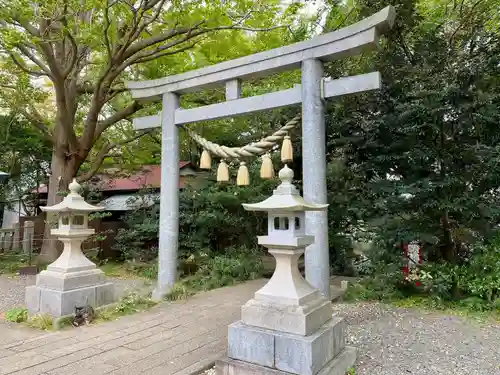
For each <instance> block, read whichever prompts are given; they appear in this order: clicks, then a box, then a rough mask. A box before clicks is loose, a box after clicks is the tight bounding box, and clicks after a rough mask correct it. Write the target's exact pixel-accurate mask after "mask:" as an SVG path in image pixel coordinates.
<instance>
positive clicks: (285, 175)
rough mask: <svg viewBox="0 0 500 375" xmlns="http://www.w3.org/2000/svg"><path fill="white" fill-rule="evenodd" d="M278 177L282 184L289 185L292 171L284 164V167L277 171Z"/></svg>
mask: <svg viewBox="0 0 500 375" xmlns="http://www.w3.org/2000/svg"><path fill="white" fill-rule="evenodd" d="M278 177H279V179H280V180H281V182H283V183H284V184H289V185H291V184H292V180H293V170H291V169H290V168H288V165H286V164H285V166H284V167H283V168H281V170H280V171H279V174H278Z"/></svg>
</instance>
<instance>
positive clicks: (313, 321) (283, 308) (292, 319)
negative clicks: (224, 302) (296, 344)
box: [241, 298, 332, 336]
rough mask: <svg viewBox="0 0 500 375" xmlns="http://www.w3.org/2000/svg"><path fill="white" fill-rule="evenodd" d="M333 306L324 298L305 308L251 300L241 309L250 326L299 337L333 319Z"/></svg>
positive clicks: (312, 302) (243, 319)
mask: <svg viewBox="0 0 500 375" xmlns="http://www.w3.org/2000/svg"><path fill="white" fill-rule="evenodd" d="M331 316H332V304H331V302H330V301H328V300H326V299H324V298H322V299H318V300H315V301H311V302H310V303H307V304H305V305H304V306H290V305H286V304H278V303H269V302H267V301H259V300H256V299H251V300H250V301H248V302H247V303H246V304H245V305H244V306H242V308H241V320H242V321H243V322H244V323H245V324H247V325H250V326H255V327H260V328H264V329H271V330H274V331H279V332H287V333H293V334H297V335H304V336H305V335H309V334H311V333H313V332H315V331H316V330H318V329H319V328H320V327H321V326H322V325H323V324H325V322H327V321H328V320H330V319H331Z"/></svg>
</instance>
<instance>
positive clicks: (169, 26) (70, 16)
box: [0, 0, 294, 259]
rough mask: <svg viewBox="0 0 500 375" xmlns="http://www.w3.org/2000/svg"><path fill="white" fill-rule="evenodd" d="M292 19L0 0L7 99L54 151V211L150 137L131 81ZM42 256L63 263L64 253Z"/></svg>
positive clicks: (254, 5)
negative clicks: (132, 121) (76, 187)
mask: <svg viewBox="0 0 500 375" xmlns="http://www.w3.org/2000/svg"><path fill="white" fill-rule="evenodd" d="M293 17H294V12H293V11H291V12H288V11H286V9H285V11H283V8H282V7H281V5H280V2H279V1H277V0H267V1H259V2H254V1H249V0H240V1H224V2H219V1H217V2H207V1H202V0H196V1H189V2H185V1H166V0H141V1H138V2H129V1H126V0H118V1H95V0H87V1H80V0H49V1H43V2H42V1H40V2H37V1H35V2H33V1H26V0H15V1H11V0H9V1H6V0H2V1H0V20H1V21H0V22H1V29H0V48H1V55H2V57H3V59H2V61H1V63H2V71H1V74H0V85H1V86H2V88H4V90H3V94H2V95H3V99H4V101H5V102H6V103H7V105H8V107H9V108H15V109H16V110H17V111H18V112H19V113H21V114H22V115H23V116H25V117H26V119H28V120H29V121H30V123H32V124H33V125H34V126H36V128H37V129H38V131H39V132H40V133H41V134H42V135H43V137H44V138H45V139H46V140H47V141H49V142H50V143H51V144H52V147H53V148H52V159H51V177H50V181H49V196H48V202H47V203H48V204H49V205H51V204H54V203H56V201H57V200H58V199H59V198H58V195H57V194H56V193H57V191H58V189H59V188H61V187H65V186H67V184H68V183H69V181H70V179H71V178H72V177H74V176H75V175H76V174H77V172H78V171H79V170H80V169H81V168H83V169H84V170H85V173H83V174H81V175H80V176H79V179H80V180H81V181H85V180H87V179H89V178H90V177H91V176H92V175H93V174H94V173H95V172H96V171H97V170H98V169H99V167H100V166H101V164H102V163H103V161H104V160H105V159H106V158H107V157H109V156H110V155H112V154H113V152H114V153H115V154H116V153H118V154H119V149H120V147H121V146H123V145H126V144H129V143H131V142H136V141H137V139H138V138H139V137H140V136H141V134H135V133H133V132H132V131H131V129H130V128H126V127H125V126H124V125H123V121H124V120H126V119H128V118H129V117H130V116H132V115H134V114H135V113H136V112H137V111H139V110H141V109H142V108H143V107H144V104H143V103H140V102H138V101H133V100H131V99H130V97H129V96H128V94H127V92H126V90H125V88H124V86H123V82H124V80H125V79H141V78H143V77H148V76H150V75H151V74H150V73H151V71H157V72H159V73H160V74H162V75H164V74H171V73H174V72H181V71H184V70H189V69H191V68H192V67H193V64H189V63H187V62H186V61H190V60H192V59H191V55H190V54H189V53H190V52H189V50H190V49H191V48H193V47H195V46H196V45H198V44H201V43H208V44H206V46H207V47H206V48H210V44H211V45H212V46H213V45H214V44H215V43H219V42H220V40H227V43H230V42H231V40H230V38H237V36H235V34H234V33H235V32H237V31H241V30H267V31H268V30H273V29H278V28H280V27H281V26H280V25H282V24H287V23H288V20H289V19H293ZM226 38H227V39H226ZM227 45H229V44H226V46H227ZM235 48H237V45H232V48H231V51H234V49H235ZM245 52H246V51H245ZM222 58H224V57H223V56H222ZM192 61H193V60H192ZM194 61H195V60H194ZM209 62H212V61H206V62H205V63H209ZM200 63H203V62H200ZM160 66H161V69H159V67H160ZM148 72H149V73H148ZM46 86H47V87H48V89H47V87H46ZM45 243H46V244H48V242H47V241H45ZM42 255H43V256H45V257H47V258H48V259H54V258H55V256H56V255H57V254H56V253H55V247H54V246H45V247H44V249H42Z"/></svg>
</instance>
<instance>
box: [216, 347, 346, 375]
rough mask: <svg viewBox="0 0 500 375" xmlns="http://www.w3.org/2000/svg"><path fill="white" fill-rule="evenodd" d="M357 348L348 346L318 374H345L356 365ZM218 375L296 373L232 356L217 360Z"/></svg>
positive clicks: (289, 374)
mask: <svg viewBox="0 0 500 375" xmlns="http://www.w3.org/2000/svg"><path fill="white" fill-rule="evenodd" d="M355 362H356V349H355V348H352V347H350V346H346V347H345V348H344V349H343V350H342V351H341V352H340V353H339V354H338V355H337V356H336V357H335V358H333V359H332V360H331V361H330V362H328V363H327V364H326V365H325V366H324V367H323V368H322V369H321V370H320V371H319V372H318V373H317V375H345V374H346V372H347V370H349V369H350V368H352V367H354V363H355ZM215 373H216V375H293V374H294V373H291V372H287V371H282V370H277V369H273V368H270V367H266V366H261V365H256V364H253V363H249V362H243V361H238V360H235V359H232V358H222V359H220V360H218V361H216V362H215Z"/></svg>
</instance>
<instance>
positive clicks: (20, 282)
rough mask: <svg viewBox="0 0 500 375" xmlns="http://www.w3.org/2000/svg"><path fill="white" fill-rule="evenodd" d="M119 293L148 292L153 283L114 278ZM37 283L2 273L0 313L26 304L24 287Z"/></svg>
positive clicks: (31, 279)
mask: <svg viewBox="0 0 500 375" xmlns="http://www.w3.org/2000/svg"><path fill="white" fill-rule="evenodd" d="M108 279H110V280H111V281H113V282H114V283H115V288H116V291H117V294H118V295H123V294H124V293H126V292H127V291H137V292H140V293H147V292H149V291H150V290H151V285H150V284H149V283H147V282H145V281H144V280H142V279H127V280H124V279H113V278H108ZM33 284H35V276H6V275H0V314H1V313H4V312H5V311H7V310H9V309H11V308H12V307H16V306H24V288H25V287H26V286H28V285H33Z"/></svg>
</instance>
